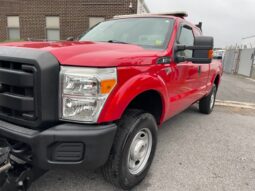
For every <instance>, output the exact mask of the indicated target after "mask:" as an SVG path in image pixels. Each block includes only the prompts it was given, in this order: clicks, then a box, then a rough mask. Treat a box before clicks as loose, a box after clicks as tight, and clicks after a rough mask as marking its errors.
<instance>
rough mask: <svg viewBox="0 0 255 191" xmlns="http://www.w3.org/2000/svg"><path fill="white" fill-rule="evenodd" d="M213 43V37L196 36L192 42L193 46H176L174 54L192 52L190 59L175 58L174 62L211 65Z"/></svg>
mask: <svg viewBox="0 0 255 191" xmlns="http://www.w3.org/2000/svg"><path fill="white" fill-rule="evenodd" d="M213 43H214V42H213V37H206V36H197V37H195V40H194V46H185V45H176V47H175V52H179V51H184V50H193V56H192V58H186V57H183V56H177V57H176V62H177V63H178V62H184V61H191V62H193V63H204V64H208V63H211V62H212V58H213Z"/></svg>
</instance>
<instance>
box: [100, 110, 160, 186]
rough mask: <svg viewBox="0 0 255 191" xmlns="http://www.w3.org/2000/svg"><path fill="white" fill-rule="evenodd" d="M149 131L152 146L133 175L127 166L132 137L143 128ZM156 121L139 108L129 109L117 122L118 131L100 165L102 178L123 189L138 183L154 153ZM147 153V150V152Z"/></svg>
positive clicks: (143, 176)
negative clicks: (146, 158)
mask: <svg viewBox="0 0 255 191" xmlns="http://www.w3.org/2000/svg"><path fill="white" fill-rule="evenodd" d="M145 128H146V129H147V130H149V131H150V132H151V135H152V136H151V137H152V147H151V152H150V154H149V158H148V160H147V163H146V165H145V166H144V168H143V170H142V171H141V172H140V173H139V174H136V175H133V174H132V173H131V172H130V170H129V167H128V156H130V152H129V149H130V146H131V144H132V142H133V139H135V137H136V136H137V134H138V133H139V132H141V131H142V130H144V129H145ZM157 129H158V127H157V123H156V121H155V118H154V117H153V116H152V115H151V114H149V113H144V112H143V111H140V110H129V111H127V112H126V113H125V114H124V116H123V118H122V119H121V120H120V122H119V124H118V131H117V134H116V137H115V141H114V144H113V147H112V150H111V153H110V157H109V159H108V161H107V163H106V164H105V165H104V166H103V167H102V174H103V176H104V178H105V179H106V180H107V181H108V182H110V183H112V184H113V185H115V186H116V187H119V188H122V189H124V190H129V189H132V188H133V187H135V186H136V185H138V184H139V183H140V182H141V181H142V180H143V179H144V178H145V176H146V175H147V173H148V170H149V168H150V166H151V163H152V160H153V158H154V155H155V150H156V145H157ZM148 153H149V152H148Z"/></svg>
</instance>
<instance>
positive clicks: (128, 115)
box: [0, 13, 222, 189]
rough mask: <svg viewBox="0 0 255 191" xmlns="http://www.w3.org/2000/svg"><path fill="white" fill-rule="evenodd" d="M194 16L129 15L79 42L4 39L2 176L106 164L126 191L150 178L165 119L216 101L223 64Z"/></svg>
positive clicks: (206, 109) (0, 61)
mask: <svg viewBox="0 0 255 191" xmlns="http://www.w3.org/2000/svg"><path fill="white" fill-rule="evenodd" d="M185 16H186V14H184V13H175V14H149V15H140V16H139V15H130V16H119V17H115V18H114V19H112V20H108V21H105V22H102V23H99V24H98V25H96V26H95V27H93V28H91V29H90V30H88V31H87V32H86V33H85V34H83V35H81V36H80V37H79V40H77V41H61V42H43V41H41V42H38V41H34V42H33V41H30V42H15V43H13V42H12V43H2V44H0V137H1V140H2V142H1V141H0V148H2V149H3V148H7V147H6V145H8V148H9V149H7V150H9V152H8V153H7V154H6V153H5V154H6V155H5V158H6V159H5V160H4V161H2V166H0V173H7V174H9V176H8V177H10V176H12V177H13V176H14V177H15V178H16V179H15V180H19V181H18V182H19V183H18V184H17V185H15V186H24V185H29V184H30V183H31V180H34V179H35V178H36V177H37V175H38V174H40V173H41V172H44V171H46V170H49V169H53V168H56V167H61V168H64V167H70V166H71V167H79V168H80V167H84V168H89V169H95V168H99V167H101V168H102V173H103V175H104V177H105V178H106V180H108V181H109V182H111V183H113V184H114V185H116V186H118V187H121V188H122V189H131V188H133V187H134V186H136V185H137V184H138V183H140V182H141V181H142V180H143V179H144V177H145V176H146V174H147V172H148V170H149V168H150V165H151V163H152V160H153V157H154V154H155V150H156V145H157V130H158V128H159V127H160V125H161V124H162V123H163V122H164V121H166V120H168V119H169V118H171V117H173V116H174V115H176V114H178V113H180V112H182V111H184V110H185V109H187V108H188V107H189V106H191V105H192V104H194V103H196V102H198V103H199V110H200V112H201V113H204V114H210V113H211V112H212V110H213V107H214V102H215V97H216V93H217V89H218V87H219V84H220V80H221V76H222V66H221V63H220V62H218V61H212V54H213V51H212V49H213V38H212V37H205V36H202V32H201V30H200V28H199V27H198V26H196V25H193V24H191V23H190V22H188V21H186V20H185V19H184V17H185ZM1 143H2V145H1ZM2 156H4V154H3V152H2ZM0 159H1V149H0ZM169 160H171V159H169ZM11 166H13V168H10V167H11ZM13 169H16V171H15V173H13ZM17 172H19V173H17ZM31 172H33V173H31ZM39 172H40V173H39ZM0 182H1V181H0ZM7 182H8V181H7ZM9 182H10V180H9ZM16 182H17V181H16ZM4 185H5V186H6V185H7V183H4ZM13 185H14V184H12V186H13ZM9 186H10V185H9Z"/></svg>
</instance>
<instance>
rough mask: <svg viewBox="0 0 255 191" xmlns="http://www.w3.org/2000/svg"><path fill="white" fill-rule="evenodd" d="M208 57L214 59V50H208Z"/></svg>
mask: <svg viewBox="0 0 255 191" xmlns="http://www.w3.org/2000/svg"><path fill="white" fill-rule="evenodd" d="M208 58H209V59H213V50H209V51H208Z"/></svg>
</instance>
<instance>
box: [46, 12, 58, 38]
mask: <svg viewBox="0 0 255 191" xmlns="http://www.w3.org/2000/svg"><path fill="white" fill-rule="evenodd" d="M59 23H60V22H59V17H55V16H50V17H46V35H47V40H50V41H57V40H60V24H59Z"/></svg>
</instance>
